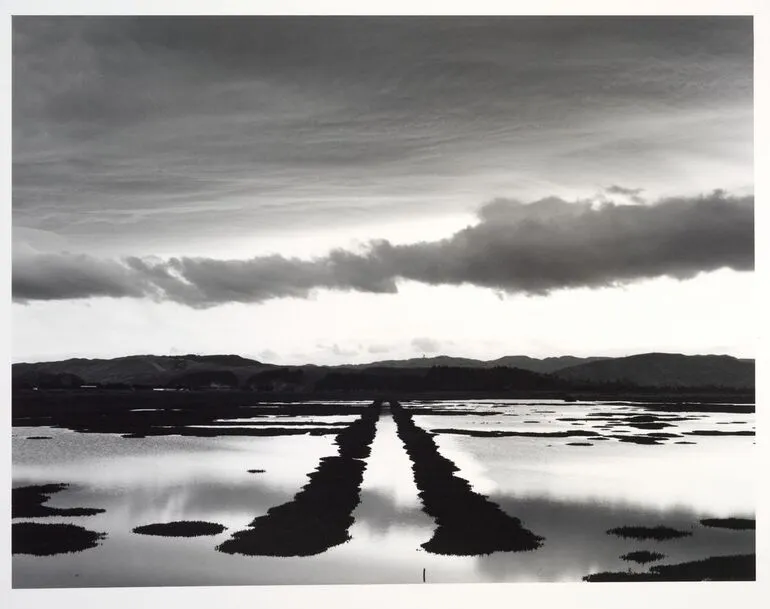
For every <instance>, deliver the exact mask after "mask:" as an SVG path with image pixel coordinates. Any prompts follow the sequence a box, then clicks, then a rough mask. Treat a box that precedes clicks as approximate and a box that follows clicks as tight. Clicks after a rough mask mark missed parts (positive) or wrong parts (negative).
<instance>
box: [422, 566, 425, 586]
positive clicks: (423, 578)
mask: <svg viewBox="0 0 770 609" xmlns="http://www.w3.org/2000/svg"><path fill="white" fill-rule="evenodd" d="M422 583H423V584H424V583H425V569H423V570H422Z"/></svg>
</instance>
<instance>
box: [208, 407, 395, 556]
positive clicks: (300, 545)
mask: <svg viewBox="0 0 770 609" xmlns="http://www.w3.org/2000/svg"><path fill="white" fill-rule="evenodd" d="M380 407H381V406H380V404H379V403H376V404H374V405H373V406H371V407H370V409H369V410H368V411H367V412H365V413H364V414H363V415H362V416H361V418H360V419H358V420H356V421H354V422H353V423H351V424H350V425H349V426H348V427H346V428H345V429H344V430H343V431H341V432H340V433H339V435H338V436H337V439H336V444H337V445H338V446H339V454H338V456H336V457H324V458H323V459H321V464H320V465H319V466H318V468H317V469H316V470H315V471H314V472H313V473H311V474H310V476H309V478H310V481H309V482H308V483H307V484H306V485H305V486H304V487H302V489H301V490H300V491H299V492H298V493H297V494H296V495H295V496H294V499H293V500H292V501H290V502H288V503H283V504H281V505H278V506H275V507H272V508H270V509H269V510H268V511H267V514H265V515H264V516H259V517H257V518H255V519H254V520H253V521H252V522H251V523H250V524H249V528H248V529H244V530H242V531H237V532H236V533H234V534H233V536H232V537H231V538H230V539H228V540H227V541H225V542H223V543H222V544H220V545H219V546H217V550H219V551H220V552H226V553H228V554H245V555H250V556H312V555H314V554H320V553H321V552H325V551H326V550H328V549H329V548H331V547H334V546H337V545H340V544H342V543H345V542H346V541H348V540H349V539H350V534H349V533H348V529H349V528H350V526H351V525H352V524H353V511H354V510H355V509H356V506H357V505H358V504H359V501H360V496H359V494H360V489H361V482H363V477H364V470H365V469H366V463H365V462H364V461H363V459H365V458H366V457H368V456H369V453H370V446H371V443H372V440H374V435H375V431H376V423H377V419H378V417H379V414H380Z"/></svg>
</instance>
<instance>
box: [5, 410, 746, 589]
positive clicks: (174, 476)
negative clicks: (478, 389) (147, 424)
mask: <svg viewBox="0 0 770 609" xmlns="http://www.w3.org/2000/svg"><path fill="white" fill-rule="evenodd" d="M452 404H453V406H449V408H455V409H463V410H467V409H469V408H473V407H474V406H473V404H471V403H469V402H453V403H452ZM478 405H479V406H480V407H481V408H482V409H483V410H485V411H490V412H494V413H497V416H480V417H474V416H451V415H450V416H436V417H431V416H429V415H415V417H414V420H415V422H416V423H418V424H419V425H420V426H422V427H423V428H424V429H430V428H432V427H439V426H440V427H461V428H462V427H464V428H476V429H498V428H502V429H518V428H526V429H528V430H530V431H531V430H546V429H596V430H598V431H600V432H602V433H606V434H607V435H611V434H616V433H629V434H631V433H642V434H644V433H648V431H645V430H639V429H633V428H631V427H628V426H625V427H615V428H612V429H605V430H603V429H601V428H602V427H604V426H606V424H607V423H608V421H605V420H601V419H600V418H599V417H598V416H596V417H595V420H592V417H590V416H589V415H591V414H593V415H596V414H597V413H601V412H609V411H612V412H622V414H623V416H624V417H628V416H629V415H633V414H636V413H638V412H639V409H638V407H636V406H634V405H633V404H628V405H624V406H617V405H615V406H609V405H607V404H601V403H585V404H581V403H577V404H570V405H566V406H565V405H564V404H563V403H562V402H553V403H551V402H544V401H534V402H529V403H525V402H524V401H516V402H511V401H508V402H505V403H500V402H498V401H483V402H478ZM440 406H441V407H444V405H440ZM425 407H430V408H436V407H437V404H436V403H433V404H426V405H425ZM620 409H622V411H620ZM645 412H649V413H651V414H655V413H656V411H654V410H651V409H648V410H645ZM657 414H660V415H661V416H663V415H669V416H670V415H671V414H672V413H666V412H665V411H660V412H659V413H657ZM344 416H347V415H344ZM567 417H577V418H579V417H583V418H586V419H587V420H586V424H585V425H584V426H580V427H574V426H572V425H571V423H573V422H574V421H558V420H557V419H558V418H567ZM677 418H681V419H683V420H677V421H672V422H673V423H675V426H674V427H673V428H666V429H665V430H664V431H666V432H669V431H671V432H674V433H677V434H683V433H685V432H688V431H692V430H698V429H718V430H721V431H730V430H733V429H735V430H739V429H749V430H751V429H753V424H754V417H753V415H750V414H736V413H713V414H711V413H709V414H705V413H687V415H686V416H685V417H677ZM280 419H281V418H275V419H270V420H271V421H276V422H277V421H280ZM250 420H251V419H248V418H233V419H230V420H227V421H221V422H222V423H225V424H228V423H245V424H247V425H248V423H249V421H250ZM260 420H265V419H264V418H261V419H260ZM290 420H293V421H295V422H301V423H312V422H314V421H315V422H319V421H320V422H346V421H347V420H348V419H346V418H343V417H342V416H341V417H339V419H337V418H336V417H331V416H326V417H320V416H319V417H317V418H316V417H312V416H307V417H305V416H303V417H296V418H294V419H290ZM524 420H538V421H539V422H538V424H524V423H523V421H524ZM39 435H46V436H51V438H52V439H51V440H46V441H40V442H27V441H26V438H28V437H30V436H39ZM433 439H434V441H435V442H436V444H437V445H438V449H439V451H440V453H441V454H442V455H443V456H444V457H446V458H447V459H450V460H452V461H453V462H454V463H455V465H456V466H457V467H459V471H458V472H457V475H458V476H460V477H462V478H465V479H467V480H468V481H469V482H470V484H471V486H472V487H473V489H474V490H476V491H477V492H480V493H483V494H485V495H488V496H489V499H490V500H491V501H493V502H495V503H497V504H498V505H500V507H501V509H502V510H503V511H504V512H506V513H507V514H509V515H512V516H515V517H517V518H520V519H521V521H522V522H523V523H524V524H525V526H527V528H530V529H531V530H533V531H536V532H537V533H538V534H539V535H542V536H543V537H544V538H545V541H544V543H543V546H542V547H541V548H539V549H538V550H536V551H532V552H526V553H516V552H498V553H494V554H491V555H488V556H480V557H453V556H442V555H432V554H429V553H427V552H424V551H423V550H422V549H421V548H420V545H421V544H423V543H425V542H426V541H427V540H429V539H430V538H431V536H432V535H433V532H434V531H435V528H436V523H435V522H434V520H433V519H432V518H431V517H430V516H428V515H426V514H425V513H424V512H423V510H422V504H421V502H420V499H419V498H418V496H417V489H416V487H415V485H414V481H413V478H412V471H411V462H410V460H409V458H408V456H407V454H406V452H405V451H404V449H403V445H402V444H401V441H400V440H399V439H398V437H397V436H396V433H395V424H394V422H393V420H392V419H391V417H390V416H389V415H387V416H382V417H380V420H379V421H378V423H377V433H376V435H375V438H374V441H373V443H372V449H371V455H370V456H369V457H368V458H367V459H366V472H365V475H364V478H363V482H362V484H361V491H360V504H359V505H358V506H357V508H356V509H355V511H354V513H353V517H354V523H353V525H352V526H351V528H350V530H349V532H350V536H351V538H352V539H351V540H350V541H349V542H348V543H345V544H342V545H340V546H338V547H334V548H331V549H330V550H328V551H326V552H323V553H322V554H319V555H316V556H313V557H307V558H302V557H300V558H275V557H250V556H249V557H244V556H240V555H228V554H224V553H222V552H217V551H216V550H215V548H216V546H217V545H218V544H221V543H222V542H223V541H225V540H226V539H227V538H228V537H229V536H230V535H231V534H232V533H233V532H234V531H237V530H240V529H243V528H245V527H246V526H247V525H248V523H249V522H250V521H252V520H253V519H254V517H255V516H259V515H260V514H264V513H266V512H267V510H268V509H269V508H270V507H272V506H275V505H279V504H281V503H284V502H287V501H290V500H291V499H292V497H294V495H295V494H296V493H297V491H298V490H299V489H300V488H301V487H302V486H303V485H304V484H305V483H306V482H307V481H308V474H309V473H310V472H312V471H313V470H314V469H315V468H316V467H317V466H318V464H319V463H320V460H321V459H322V458H323V457H327V456H329V455H332V454H336V452H337V451H336V447H335V446H334V444H333V440H334V436H282V437H216V438H194V437H180V436H157V437H147V438H142V439H131V440H129V439H124V438H121V437H120V436H118V435H117V434H100V433H90V434H82V433H77V432H73V431H69V430H65V429H59V428H53V427H44V426H38V427H15V428H13V444H12V446H13V486H15V487H17V486H25V485H31V484H45V483H69V484H71V486H70V487H68V488H66V489H65V490H62V491H61V492H59V493H56V494H55V495H53V496H52V497H51V499H50V500H49V502H48V505H51V506H52V507H61V508H67V507H73V506H88V507H93V508H101V509H104V510H106V511H105V512H104V513H100V514H96V515H92V516H88V517H87V518H84V519H82V520H79V519H78V518H76V517H63V516H55V517H48V518H46V519H45V522H50V523H70V524H77V525H83V526H87V527H88V528H89V529H93V530H96V531H105V532H107V537H106V538H105V539H104V540H103V541H102V542H101V543H100V545H99V546H98V547H95V548H91V549H88V550H85V551H83V552H81V553H78V554H68V555H60V556H51V557H36V556H14V557H13V585H14V587H48V586H60V587H67V586H133V585H141V586H153V585H217V584H224V585H235V584H258V583H264V584H310V583H315V584H331V583H418V582H420V581H421V576H422V569H423V568H424V569H426V570H427V580H428V582H473V581H489V582H500V581H579V580H580V579H581V578H582V577H583V576H585V575H586V574H588V573H594V572H599V571H627V570H628V569H629V568H631V569H635V570H640V571H641V570H645V568H644V567H643V566H638V565H635V564H633V563H629V562H627V561H623V560H622V559H621V558H620V557H621V556H622V555H624V554H628V553H629V552H633V551H637V550H648V551H651V552H660V553H662V554H665V558H664V559H663V560H661V561H660V563H659V564H673V563H678V562H686V561H689V560H697V559H701V558H705V557H707V556H716V555H727V554H745V553H750V552H753V551H754V547H755V537H754V531H752V530H738V531H736V530H728V529H719V528H713V527H706V526H703V525H701V524H700V522H699V521H700V519H701V518H707V517H726V516H738V517H753V515H754V505H755V503H754V478H755V475H754V471H755V466H754V464H755V455H754V449H753V446H752V442H753V440H754V438H752V437H741V436H713V437H706V436H704V437H701V436H692V435H684V436H682V437H679V438H671V439H670V440H666V441H665V443H664V444H662V445H659V446H645V445H634V444H627V443H620V442H617V441H616V440H614V439H610V440H608V441H602V442H595V443H594V445H593V446H591V447H572V446H568V445H567V444H568V442H570V441H574V438H572V439H570V438H538V437H535V438H527V437H513V438H510V437H503V438H478V437H466V436H452V435H448V434H437V435H435V436H433ZM682 439H686V440H692V441H695V442H697V444H689V445H684V444H675V443H674V442H676V441H680V440H682ZM590 441H591V442H593V440H592V439H591V440H590ZM249 469H264V470H265V473H263V474H259V475H254V474H250V473H248V470H249ZM31 520H35V519H31ZM174 520H206V521H211V522H218V523H222V524H223V525H225V526H227V527H228V530H227V531H225V532H223V533H222V534H219V535H215V536H212V537H208V538H206V537H204V538H184V539H182V538H180V539H176V538H153V537H152V536H142V535H136V534H133V533H131V530H132V529H133V528H134V527H136V526H140V525H144V524H148V523H152V522H167V521H174ZM40 522H42V519H41V520H40ZM629 525H637V526H657V525H666V526H671V527H673V528H677V529H682V530H687V531H691V532H692V535H691V536H688V537H685V538H682V539H677V540H670V541H661V542H655V541H634V540H631V539H622V538H619V537H616V536H613V535H608V534H607V533H606V531H607V530H608V529H611V528H614V527H619V526H629Z"/></svg>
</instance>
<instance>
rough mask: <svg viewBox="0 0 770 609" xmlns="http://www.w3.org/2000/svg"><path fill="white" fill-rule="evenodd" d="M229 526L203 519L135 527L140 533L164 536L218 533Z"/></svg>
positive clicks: (135, 531)
mask: <svg viewBox="0 0 770 609" xmlns="http://www.w3.org/2000/svg"><path fill="white" fill-rule="evenodd" d="M226 529H227V527H226V526H224V525H221V524H218V523H216V522H204V521H202V520H176V521H174V522H157V523H153V524H145V525H143V526H140V527H136V528H135V529H133V532H134V533H139V534H140V535H161V536H163V537H201V536H202V535H218V534H219V533H221V532H222V531H224V530H226Z"/></svg>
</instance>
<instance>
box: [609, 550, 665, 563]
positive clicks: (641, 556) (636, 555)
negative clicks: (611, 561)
mask: <svg viewBox="0 0 770 609" xmlns="http://www.w3.org/2000/svg"><path fill="white" fill-rule="evenodd" d="M665 557H666V555H665V554H661V553H660V552H650V551H648V550H637V551H636V552H629V553H628V554H623V556H621V557H620V558H621V559H622V560H627V561H632V562H638V563H639V564H642V565H643V564H646V563H648V562H655V561H656V560H660V559H661V558H665Z"/></svg>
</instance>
